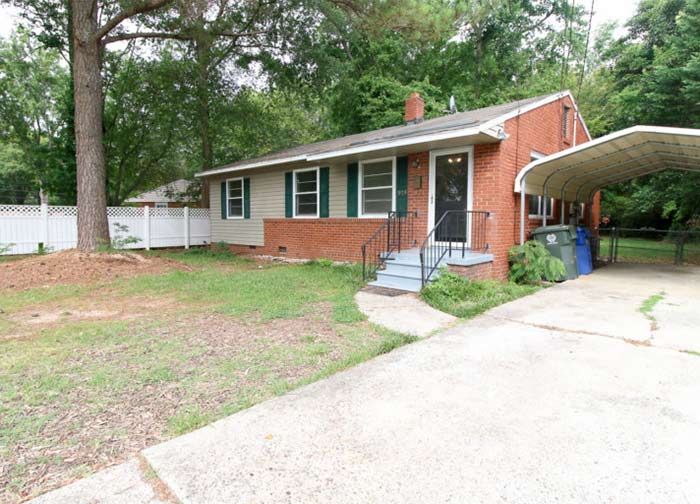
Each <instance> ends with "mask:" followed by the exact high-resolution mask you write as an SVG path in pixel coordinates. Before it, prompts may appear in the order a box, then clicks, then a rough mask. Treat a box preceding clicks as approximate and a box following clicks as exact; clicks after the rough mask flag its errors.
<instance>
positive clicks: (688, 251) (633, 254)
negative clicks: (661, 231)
mask: <svg viewBox="0 0 700 504" xmlns="http://www.w3.org/2000/svg"><path fill="white" fill-rule="evenodd" d="M619 240H620V241H619V245H618V251H617V257H618V260H619V261H632V262H660V263H669V264H672V263H673V262H674V260H675V257H676V244H675V242H673V241H659V240H650V239H647V238H620V239H619ZM610 241H611V240H610V236H605V235H603V236H601V240H600V257H601V258H603V259H605V258H607V257H609V256H610ZM683 259H684V262H686V263H688V264H700V243H697V240H696V241H691V242H689V243H686V245H685V247H684V254H683Z"/></svg>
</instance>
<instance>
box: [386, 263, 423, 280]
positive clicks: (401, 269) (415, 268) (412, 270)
mask: <svg viewBox="0 0 700 504" xmlns="http://www.w3.org/2000/svg"><path fill="white" fill-rule="evenodd" d="M383 271H386V272H387V273H392V274H395V275H405V276H408V277H411V278H420V263H419V262H415V263H413V262H405V261H400V262H399V261H387V262H386V263H384V270H383Z"/></svg>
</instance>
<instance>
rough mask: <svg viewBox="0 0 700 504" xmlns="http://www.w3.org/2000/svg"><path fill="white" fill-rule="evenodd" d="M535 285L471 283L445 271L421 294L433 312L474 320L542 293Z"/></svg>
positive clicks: (494, 282)
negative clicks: (515, 301)
mask: <svg viewBox="0 0 700 504" xmlns="http://www.w3.org/2000/svg"><path fill="white" fill-rule="evenodd" d="M540 289H541V287H537V286H532V285H517V284H514V283H503V282H497V281H495V280H481V281H476V280H469V279H467V278H464V277H461V276H459V275H456V274H454V273H450V272H448V271H442V272H441V273H440V277H439V278H438V280H437V281H435V282H433V283H431V284H429V285H428V286H426V287H425V288H423V290H422V291H421V297H422V298H423V300H424V301H425V302H426V303H428V304H429V305H430V306H432V307H433V308H436V309H438V310H441V311H444V312H446V313H450V314H452V315H454V316H455V317H460V318H471V317H475V316H477V315H479V314H480V313H483V312H485V311H486V310H488V309H490V308H493V307H494V306H498V305H500V304H503V303H507V302H508V301H513V300H514V299H518V298H520V297H523V296H527V295H529V294H532V293H534V292H537V291H538V290H540Z"/></svg>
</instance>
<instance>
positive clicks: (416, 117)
mask: <svg viewBox="0 0 700 504" xmlns="http://www.w3.org/2000/svg"><path fill="white" fill-rule="evenodd" d="M423 109H424V104H423V98H421V97H420V95H419V94H418V93H411V96H409V97H408V99H407V100H406V116H405V119H406V124H418V123H421V122H423Z"/></svg>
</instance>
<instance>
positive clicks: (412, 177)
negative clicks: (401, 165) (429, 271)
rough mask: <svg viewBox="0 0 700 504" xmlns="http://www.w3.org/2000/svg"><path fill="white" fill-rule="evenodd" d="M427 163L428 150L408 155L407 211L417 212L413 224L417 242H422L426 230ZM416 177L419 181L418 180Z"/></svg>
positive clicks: (428, 184)
mask: <svg viewBox="0 0 700 504" xmlns="http://www.w3.org/2000/svg"><path fill="white" fill-rule="evenodd" d="M414 165H416V166H414ZM429 165H430V153H429V152H417V153H415V154H409V155H408V209H409V211H413V210H415V211H417V212H418V215H417V217H416V219H415V226H414V231H415V235H416V240H418V244H421V243H422V242H423V240H424V239H425V235H426V234H427V231H428V198H429V193H430V180H429V176H428V170H429ZM418 177H419V178H420V182H418V179H417V178H418ZM417 183H419V184H420V187H416V184H417Z"/></svg>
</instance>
